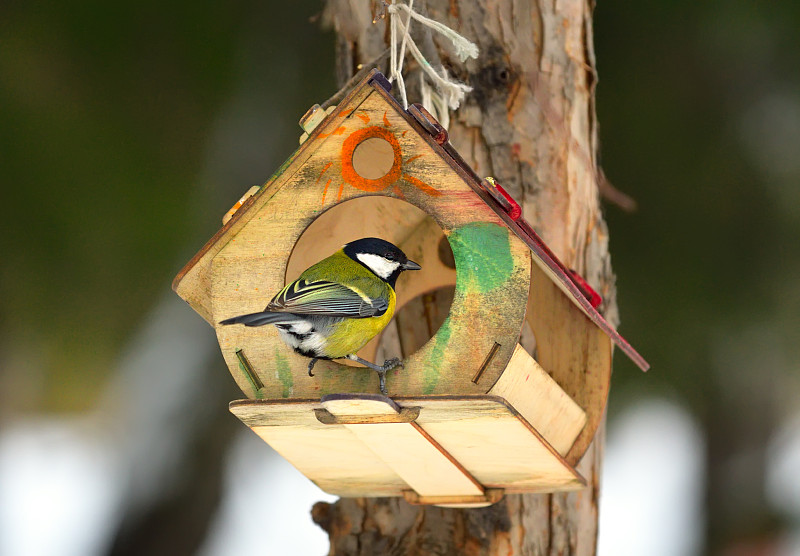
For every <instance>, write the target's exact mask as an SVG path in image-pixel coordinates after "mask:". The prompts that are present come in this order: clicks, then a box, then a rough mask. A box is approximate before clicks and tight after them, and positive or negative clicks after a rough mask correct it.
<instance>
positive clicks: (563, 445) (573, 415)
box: [489, 344, 586, 456]
mask: <svg viewBox="0 0 800 556" xmlns="http://www.w3.org/2000/svg"><path fill="white" fill-rule="evenodd" d="M489 394H492V395H495V396H500V397H502V398H504V399H505V400H506V401H507V402H508V403H509V404H510V405H511V406H513V407H514V409H516V410H517V411H518V412H519V413H520V414H521V415H522V416H523V417H525V419H526V420H527V421H528V422H529V423H530V424H531V426H532V427H533V428H535V429H536V430H537V431H538V432H539V433H540V434H541V435H542V436H543V437H544V438H546V439H547V441H548V442H549V443H550V444H552V445H553V447H554V448H555V449H556V451H558V453H559V454H561V455H562V456H563V455H566V453H567V451H568V450H569V449H570V447H571V446H572V445H573V443H574V442H575V439H576V438H577V437H578V434H579V433H580V432H581V430H582V429H583V427H584V425H585V424H586V413H585V412H584V411H583V410H582V409H581V407H580V406H579V405H578V404H576V403H575V402H574V401H573V400H572V399H571V398H570V397H569V396H568V395H567V394H566V393H565V392H564V391H563V390H562V389H561V388H560V387H559V386H558V384H556V382H555V380H553V379H552V378H551V377H550V375H548V374H547V373H546V372H545V371H544V369H542V367H541V366H539V364H538V363H537V362H536V361H535V360H534V359H533V358H532V357H531V356H530V355H528V352H527V351H525V348H523V347H522V346H520V345H519V344H517V347H516V349H515V350H514V355H513V356H512V357H511V361H509V362H508V367H506V370H505V371H504V372H503V374H502V376H501V377H500V379H499V380H498V381H497V382H496V383H495V385H494V386H493V387H492V389H491V390H489Z"/></svg>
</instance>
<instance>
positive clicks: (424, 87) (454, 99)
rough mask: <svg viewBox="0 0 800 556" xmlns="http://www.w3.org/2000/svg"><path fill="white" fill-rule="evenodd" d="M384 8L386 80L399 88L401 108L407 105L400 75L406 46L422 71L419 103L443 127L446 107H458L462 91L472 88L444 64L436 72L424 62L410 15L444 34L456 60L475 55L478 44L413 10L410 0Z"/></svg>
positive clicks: (461, 98)
mask: <svg viewBox="0 0 800 556" xmlns="http://www.w3.org/2000/svg"><path fill="white" fill-rule="evenodd" d="M387 11H388V12H389V16H390V21H389V26H390V39H389V40H390V43H391V44H390V49H391V56H390V66H389V80H390V81H395V82H396V83H397V88H398V89H399V91H400V98H401V100H402V102H403V108H406V109H407V108H408V98H407V95H406V86H405V81H404V80H403V75H402V70H403V59H404V58H405V51H406V48H408V52H409V53H410V54H411V56H413V57H414V59H415V60H416V61H417V63H418V64H419V66H420V68H421V69H422V71H423V72H424V76H423V77H422V82H421V84H420V88H421V94H422V96H423V99H422V104H423V106H425V108H426V109H427V110H428V111H429V112H431V114H433V115H434V116H435V117H436V119H438V120H439V122H440V123H442V125H443V126H444V127H447V126H446V125H445V124H444V121H447V123H449V120H450V116H449V114H448V108H449V109H450V110H455V109H456V108H458V107H459V105H460V104H461V101H462V100H464V97H465V95H466V94H467V93H468V92H470V91H471V90H472V87H470V86H468V85H466V84H464V83H461V82H459V81H456V80H453V79H450V78H449V77H448V75H447V72H446V71H445V69H444V68H440V72H437V71H436V70H434V69H433V67H432V66H431V64H430V62H428V60H427V59H425V56H423V55H422V52H420V50H419V48H418V47H417V44H416V43H415V42H414V39H412V38H411V35H410V28H411V20H412V19H414V20H415V21H418V22H419V23H420V24H422V25H423V26H425V27H428V28H429V29H431V30H433V31H436V32H437V33H440V34H441V35H442V36H444V37H445V38H447V39H448V40H449V41H450V42H451V43H452V44H453V48H454V49H455V52H456V56H458V58H459V60H461V61H462V62H464V61H465V60H466V59H467V58H477V57H478V47H477V46H476V45H475V43H473V42H471V41H469V40H468V39H466V38H465V37H463V36H462V35H459V34H458V33H456V32H455V31H453V30H452V29H451V28H449V27H448V26H446V25H444V24H443V23H439V22H438V21H435V20H433V19H430V18H428V17H425V16H423V15H420V14H419V13H417V12H415V11H414V0H409V3H408V4H402V3H398V2H397V1H396V0H392V3H391V4H390V5H389V6H388V8H387ZM401 12H405V13H407V14H408V17H407V18H406V21H405V22H403V21H402V20H401V18H400V14H401ZM398 33H402V39H400V53H399V55H398V52H397V45H398ZM425 76H427V78H428V79H429V80H430V81H431V82H432V83H433V86H434V87H435V89H436V91H433V90H432V89H431V88H430V86H429V85H428V84H427V83H426V81H425Z"/></svg>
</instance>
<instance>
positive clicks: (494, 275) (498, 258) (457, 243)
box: [448, 222, 514, 293]
mask: <svg viewBox="0 0 800 556" xmlns="http://www.w3.org/2000/svg"><path fill="white" fill-rule="evenodd" d="M508 234H509V230H508V228H506V227H505V226H501V225H499V224H494V223H492V222H471V223H469V224H466V225H464V226H461V227H459V228H456V229H455V230H453V231H452V233H451V234H450V235H449V236H448V239H449V240H450V246H451V247H452V248H453V256H454V257H455V260H456V269H457V271H458V278H457V279H456V288H457V289H459V290H461V291H462V292H465V293H467V292H469V291H475V290H477V291H479V292H480V293H488V292H490V291H492V290H494V289H497V288H499V287H501V286H503V285H504V284H505V283H506V282H507V281H508V279H509V278H511V273H512V272H513V270H514V259H513V258H512V257H511V244H510V243H509V239H508Z"/></svg>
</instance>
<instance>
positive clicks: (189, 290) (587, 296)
mask: <svg viewBox="0 0 800 556" xmlns="http://www.w3.org/2000/svg"><path fill="white" fill-rule="evenodd" d="M367 88H369V89H371V90H372V91H374V92H376V93H377V94H378V95H379V96H380V98H382V99H383V101H384V102H385V103H386V104H387V107H390V108H391V109H393V111H394V112H396V113H397V115H399V116H400V117H402V118H403V119H404V120H405V121H406V122H407V123H408V125H409V126H410V127H411V128H412V129H413V130H414V131H415V132H416V133H417V134H419V136H420V137H422V138H423V139H424V140H425V141H426V142H427V143H428V144H429V145H430V146H431V148H432V149H433V150H434V152H436V153H437V155H438V156H439V157H440V158H441V159H442V160H443V161H445V162H446V163H447V164H448V166H449V167H450V169H452V171H453V177H454V179H459V180H462V181H463V182H464V183H466V184H467V185H468V186H469V187H470V188H471V190H472V192H473V193H474V195H476V196H477V197H478V198H480V199H481V200H482V201H483V202H484V203H485V204H486V205H487V206H489V207H490V208H491V209H492V210H493V211H494V212H495V213H496V214H497V215H498V217H499V218H500V219H501V220H502V221H503V223H504V224H505V225H506V226H507V227H508V229H509V230H510V231H512V232H513V233H514V234H515V235H516V236H517V237H519V238H520V239H521V240H522V241H523V242H524V243H525V244H526V245H527V246H528V248H529V249H530V251H531V253H532V259H533V260H534V262H535V263H536V264H537V265H538V267H539V268H540V269H541V270H542V271H544V273H545V274H546V275H547V276H548V277H549V278H550V280H551V281H552V282H553V283H554V284H555V285H557V286H558V288H559V289H561V291H562V292H564V294H565V295H566V296H567V297H568V298H569V299H570V300H571V301H572V302H573V303H574V304H575V305H576V306H577V307H578V308H579V309H580V310H581V311H582V312H583V313H584V314H585V315H586V316H587V317H588V318H589V319H590V320H591V321H592V322H593V323H594V324H595V325H596V326H597V327H599V328H600V329H601V330H602V331H603V332H604V333H605V334H606V335H608V337H609V338H610V339H611V340H612V341H613V342H614V343H615V344H616V345H617V346H618V347H619V348H620V349H621V350H622V351H623V353H625V354H626V355H627V356H628V357H629V358H630V359H631V360H632V361H633V362H634V363H635V364H636V365H637V366H638V367H639V368H641V369H642V370H643V371H646V370H648V369H649V367H650V365H649V364H648V363H647V361H645V359H644V358H643V357H642V356H641V355H640V354H639V353H638V352H637V351H636V350H635V349H634V348H633V347H632V346H631V345H630V344H629V343H628V342H627V341H626V340H625V339H624V338H623V337H622V336H621V335H620V334H619V333H618V332H617V331H616V330H615V329H614V328H613V327H612V326H611V324H610V323H609V322H608V321H607V320H606V319H605V318H604V317H603V316H602V315H601V314H600V312H599V311H598V310H597V307H598V306H599V304H600V303H601V301H602V300H601V299H600V297H599V296H598V295H597V293H596V292H594V290H592V288H591V287H590V286H589V285H588V284H587V283H586V281H585V280H583V278H581V277H580V275H578V274H577V273H576V272H574V271H572V270H571V269H569V268H568V267H566V266H565V265H564V264H563V263H562V262H561V261H560V260H559V259H558V258H557V257H556V256H555V254H554V253H553V252H552V251H551V250H550V249H549V248H548V247H547V245H546V244H545V243H544V241H542V239H541V238H540V237H539V235H538V234H537V233H536V231H535V230H534V229H533V228H532V227H531V225H530V224H529V223H528V222H527V221H526V220H525V219H524V218H523V217H522V210H521V208H520V206H519V205H518V204H517V203H516V202H515V201H514V199H513V198H512V197H511V196H510V195H508V193H507V192H506V191H505V190H504V189H503V188H502V186H500V185H499V184H496V183H494V182H493V180H487V179H483V178H481V177H480V176H479V175H477V174H476V173H475V171H474V170H473V169H472V168H471V167H470V166H469V165H468V164H467V163H466V162H465V161H464V159H463V158H462V157H461V156H460V155H459V153H458V152H457V151H456V150H455V148H454V147H453V146H452V145H451V144H450V143H449V142H448V136H447V131H446V130H445V129H444V128H442V126H441V125H439V123H438V122H437V121H436V120H435V119H434V118H433V117H432V116H431V115H430V114H429V113H428V112H427V111H426V110H425V109H424V108H422V107H421V106H420V105H412V106H410V107H409V109H408V110H404V109H403V107H402V106H401V105H400V104H399V103H398V102H397V100H395V98H394V97H393V96H392V95H391V94H390V91H391V84H390V83H389V82H388V81H387V80H386V78H385V77H384V76H383V75H382V74H381V73H380V72H379V71H377V70H372V71H371V72H370V73H369V74H368V75H367V76H366V77H365V79H364V80H363V81H362V82H361V83H360V84H359V85H357V86H356V87H355V88H354V89H353V90H352V91H351V92H350V94H349V95H348V96H347V97H346V98H345V99H343V100H342V102H341V103H340V104H339V105H338V106H337V107H336V108H335V109H334V110H332V111H330V113H328V114H327V115H325V116H324V118H323V119H321V121H320V123H318V124H317V126H316V127H315V128H314V129H313V130H312V131H311V132H310V134H309V137H308V139H307V140H306V141H305V142H303V143H302V144H301V146H300V148H299V149H297V151H295V153H294V154H293V155H292V156H291V157H290V158H289V159H288V160H287V161H286V162H285V163H284V164H283V165H282V166H281V168H279V170H278V171H277V172H276V173H275V175H274V176H273V177H272V178H271V179H270V180H269V181H268V182H267V183H266V184H265V185H264V186H262V187H261V188H260V189H259V190H258V191H256V192H255V193H254V194H253V195H251V196H250V197H249V198H247V199H245V200H244V201H240V202H241V206H240V207H239V208H238V209H237V210H236V212H235V213H234V214H233V216H232V217H231V218H230V220H228V221H227V222H226V223H225V224H224V225H223V227H222V228H221V229H220V230H219V231H218V232H217V233H216V234H215V235H214V236H213V237H212V238H211V239H210V240H209V241H208V242H207V243H206V245H205V246H204V247H203V248H202V249H201V250H200V251H199V252H198V253H197V254H196V255H195V256H194V257H193V258H192V259H191V261H189V263H188V264H187V265H186V266H185V267H184V268H183V269H182V270H181V271H180V272H179V273H178V275H177V276H176V277H175V280H174V281H173V289H174V290H175V291H176V292H178V293H180V294H181V296H182V297H184V299H186V301H187V302H189V304H190V305H192V307H193V308H194V309H195V310H197V311H198V312H199V313H200V314H201V315H202V316H203V317H204V318H206V320H209V321H211V318H210V301H209V298H210V285H208V284H206V283H205V281H206V280H207V276H208V274H209V273H208V269H209V267H210V264H211V260H212V259H213V257H214V255H216V254H217V253H218V252H219V251H220V249H221V248H222V247H223V246H224V245H225V244H226V243H227V242H228V241H230V240H231V239H232V238H233V237H234V236H235V235H236V234H237V233H238V232H239V230H241V229H242V228H243V227H244V225H245V224H246V223H247V222H248V221H249V220H250V219H251V218H252V217H253V216H254V215H255V213H256V212H257V209H258V208H259V207H260V206H261V205H263V203H264V202H266V201H267V200H268V199H269V198H270V197H271V192H272V189H273V188H272V187H271V186H272V185H273V183H274V182H275V180H276V178H277V177H278V176H280V175H281V173H282V172H283V171H284V170H286V169H287V168H289V167H290V166H292V165H294V164H295V163H299V164H301V165H302V164H304V163H305V161H306V160H307V159H308V158H309V156H310V155H311V154H313V152H314V148H315V145H316V144H317V143H318V142H320V141H322V140H324V138H326V137H327V136H329V135H331V132H330V131H329V130H328V131H327V133H326V130H327V127H329V126H326V125H325V123H326V121H330V120H334V119H336V118H338V117H341V115H342V113H346V112H347V111H350V112H352V111H354V110H355V109H357V108H358V102H359V100H362V101H363V98H364V90H365V89H367ZM322 114H324V112H323V111H322V109H320V108H318V112H317V114H316V117H317V118H319V116H321V115H322ZM334 133H335V132H334ZM465 202H466V200H465ZM237 204H238V203H237ZM186 283H191V286H192V287H182V286H183V285H185V284H186ZM179 288H180V290H182V291H179Z"/></svg>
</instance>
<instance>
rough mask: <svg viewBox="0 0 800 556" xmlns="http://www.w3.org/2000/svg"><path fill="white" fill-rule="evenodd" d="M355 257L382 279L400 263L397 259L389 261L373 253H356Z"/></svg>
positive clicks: (390, 273)
mask: <svg viewBox="0 0 800 556" xmlns="http://www.w3.org/2000/svg"><path fill="white" fill-rule="evenodd" d="M356 257H358V260H359V261H361V262H362V263H364V264H365V265H367V267H369V269H370V270H371V271H372V272H374V273H375V274H377V275H378V276H380V277H381V278H383V279H384V280H386V279H387V278H388V277H389V276H391V275H392V273H393V272H394V271H395V270H397V269H398V268H399V267H400V263H398V262H397V261H390V260H389V259H384V258H383V257H381V256H380V255H374V254H372V253H358V254H357V255H356Z"/></svg>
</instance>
